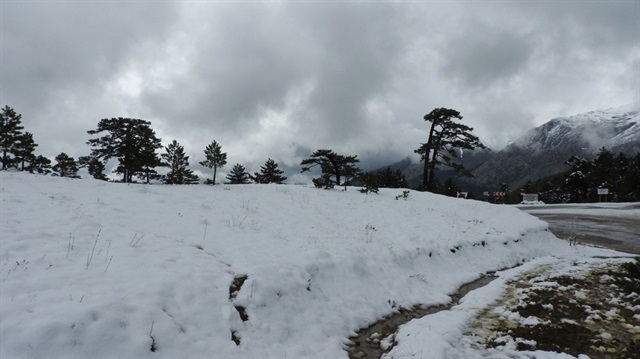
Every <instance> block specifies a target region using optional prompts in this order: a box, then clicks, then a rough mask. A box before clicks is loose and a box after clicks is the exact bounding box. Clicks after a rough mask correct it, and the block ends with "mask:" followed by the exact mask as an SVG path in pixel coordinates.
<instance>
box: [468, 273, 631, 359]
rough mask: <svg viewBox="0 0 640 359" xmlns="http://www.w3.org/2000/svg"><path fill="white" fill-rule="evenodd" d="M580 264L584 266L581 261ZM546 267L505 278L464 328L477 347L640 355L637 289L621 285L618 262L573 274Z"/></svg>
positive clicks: (597, 355)
mask: <svg viewBox="0 0 640 359" xmlns="http://www.w3.org/2000/svg"><path fill="white" fill-rule="evenodd" d="M581 268H583V267H582V266H581ZM550 273H552V272H549V271H548V270H547V269H546V268H541V270H540V271H536V272H532V273H526V274H523V275H522V276H520V277H518V278H516V279H515V280H514V281H512V282H511V283H510V284H509V287H508V289H507V290H506V292H505V293H504V295H503V296H502V298H500V299H499V300H498V302H497V303H496V304H495V305H494V306H492V307H491V308H488V309H485V310H484V311H483V312H481V313H480V314H479V315H478V316H477V319H476V320H475V321H474V322H473V323H472V324H471V326H470V330H469V332H468V333H467V336H468V337H472V338H473V341H474V342H475V343H476V345H477V346H478V348H479V349H481V350H482V348H484V350H487V348H494V349H495V350H497V351H500V350H501V348H511V349H513V348H514V347H515V349H517V350H521V351H535V350H542V351H550V352H560V353H567V354H571V355H573V356H576V357H577V356H578V355H580V354H583V355H587V356H589V357H590V358H592V359H595V358H640V295H638V294H637V293H635V292H631V293H629V292H628V291H627V290H625V288H624V286H621V285H620V283H621V281H625V279H624V278H625V277H628V273H627V272H625V270H623V269H622V266H621V264H620V263H612V262H605V263H599V264H593V265H590V266H589V267H588V268H587V269H585V270H584V271H575V272H572V273H571V275H559V276H554V275H553V274H550Z"/></svg>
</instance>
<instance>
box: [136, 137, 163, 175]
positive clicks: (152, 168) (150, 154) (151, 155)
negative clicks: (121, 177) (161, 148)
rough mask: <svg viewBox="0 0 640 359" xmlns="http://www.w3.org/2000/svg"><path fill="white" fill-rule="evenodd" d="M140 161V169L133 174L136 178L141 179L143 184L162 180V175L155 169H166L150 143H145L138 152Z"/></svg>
mask: <svg viewBox="0 0 640 359" xmlns="http://www.w3.org/2000/svg"><path fill="white" fill-rule="evenodd" d="M139 155H140V159H141V161H142V163H144V164H143V165H142V168H141V169H140V170H139V171H138V172H136V173H135V175H136V177H138V178H140V179H142V180H143V181H144V182H145V183H147V184H148V183H149V182H151V180H157V179H162V175H160V174H158V171H156V168H157V167H166V164H165V163H164V162H162V159H161V158H160V156H159V155H158V154H157V153H156V147H155V145H153V144H152V143H147V144H145V145H144V146H143V148H142V149H141V150H140V153H139Z"/></svg>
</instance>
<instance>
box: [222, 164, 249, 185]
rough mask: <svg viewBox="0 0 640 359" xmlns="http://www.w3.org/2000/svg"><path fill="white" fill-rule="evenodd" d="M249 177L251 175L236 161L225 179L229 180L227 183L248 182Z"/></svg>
mask: <svg viewBox="0 0 640 359" xmlns="http://www.w3.org/2000/svg"><path fill="white" fill-rule="evenodd" d="M250 179H251V177H250V176H249V173H247V171H246V170H245V168H244V166H242V165H241V164H239V163H237V164H236V165H235V166H233V168H232V169H231V172H230V173H229V174H228V175H227V180H229V182H227V184H247V183H249V180H250Z"/></svg>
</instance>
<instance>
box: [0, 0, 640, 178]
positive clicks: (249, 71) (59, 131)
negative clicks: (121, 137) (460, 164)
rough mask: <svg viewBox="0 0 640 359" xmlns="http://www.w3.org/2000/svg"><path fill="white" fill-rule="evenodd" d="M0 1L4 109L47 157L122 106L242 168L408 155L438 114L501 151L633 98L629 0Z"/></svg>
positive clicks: (634, 56)
mask: <svg viewBox="0 0 640 359" xmlns="http://www.w3.org/2000/svg"><path fill="white" fill-rule="evenodd" d="M1 6H2V11H1V12H0V13H1V16H2V19H1V20H2V21H1V22H0V26H1V28H0V29H1V38H0V39H1V47H2V48H1V54H0V61H1V62H0V64H1V66H0V74H1V78H2V81H1V87H0V94H1V97H2V104H1V105H3V106H4V105H5V104H7V105H10V106H12V107H14V108H15V109H16V111H18V112H19V113H22V114H23V121H24V122H25V127H26V128H27V130H29V131H31V132H34V135H35V138H36V141H37V142H39V143H40V144H41V146H40V147H39V148H38V150H39V151H41V152H42V153H43V154H45V155H48V156H55V154H57V153H59V152H60V151H63V150H64V151H67V152H70V154H72V155H75V156H78V155H83V154H86V153H87V152H88V148H87V147H86V145H84V143H85V142H86V140H87V134H86V131H87V130H88V129H92V128H95V125H96V123H97V121H98V120H99V119H100V118H104V117H117V116H129V117H136V118H143V119H146V120H150V121H151V122H152V124H153V126H154V128H155V129H156V130H157V131H158V133H159V134H160V135H161V137H162V138H163V140H165V142H169V141H171V140H173V139H176V140H178V141H179V142H181V143H182V144H184V145H185V148H186V150H187V152H188V154H189V155H190V156H191V161H192V165H194V163H195V162H196V161H198V160H200V159H201V158H200V157H201V156H202V148H204V146H206V145H207V144H208V143H210V142H211V141H212V140H214V139H216V140H218V141H219V142H220V143H222V144H223V147H224V149H225V150H227V151H228V152H229V161H230V163H231V162H233V163H235V162H242V163H244V164H247V167H248V169H249V170H254V169H257V168H255V167H256V166H257V165H259V164H262V163H263V162H264V161H265V160H266V158H268V157H272V158H273V159H275V160H276V161H278V162H283V165H286V166H292V168H294V167H295V166H297V164H299V162H300V159H301V158H302V157H304V156H306V155H307V154H308V153H310V152H311V151H312V150H315V149H317V148H320V147H330V148H333V149H335V150H337V151H340V152H347V153H350V154H358V156H359V157H360V158H361V159H362V160H363V162H362V164H363V167H367V168H371V167H375V166H376V165H382V164H384V163H385V162H390V161H394V160H395V159H398V160H399V159H402V158H404V157H406V156H410V155H412V152H413V149H414V148H415V147H417V145H418V144H419V143H420V142H424V140H425V138H424V136H425V132H426V125H425V123H424V121H423V120H422V117H423V116H424V115H425V114H426V113H428V112H429V111H430V110H431V109H433V108H435V107H451V108H455V109H457V110H459V111H460V112H461V113H462V115H463V116H464V121H465V122H466V123H467V124H469V125H471V126H472V127H474V128H475V129H476V134H478V135H479V136H480V137H481V138H483V139H485V140H487V142H489V143H491V144H495V145H497V146H502V145H505V144H506V143H507V142H508V141H509V140H512V139H514V138H515V137H517V136H518V135H520V134H521V133H523V132H524V131H526V130H528V129H529V128H531V127H533V126H535V125H539V124H541V123H542V122H544V121H547V120H549V119H550V118H552V117H556V116H564V115H572V114H575V113H577V112H583V111H589V110H594V109H600V108H608V107H613V106H618V105H622V104H625V103H629V102H639V100H640V81H639V80H638V79H639V78H640V4H639V3H637V2H632V1H613V2H593V1H585V2H580V1H560V2H549V1H544V2H535V1H528V2H522V1H498V2H496V1H488V2H475V1H474V2H462V1H461V2H289V1H284V2H168V1H167V2H165V1H157V2H146V1H138V2H120V1H114V2H110V1H104V2H79V1H69V2H66V1H55V2H43V1H33V2H31V1H29V2H25V1H15V2H14V1H3V2H2V5H1ZM195 167H197V165H195Z"/></svg>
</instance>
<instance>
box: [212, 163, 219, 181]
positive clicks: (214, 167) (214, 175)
mask: <svg viewBox="0 0 640 359" xmlns="http://www.w3.org/2000/svg"><path fill="white" fill-rule="evenodd" d="M217 170H218V166H213V183H212V184H211V185H212V186H215V185H216V172H217Z"/></svg>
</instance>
